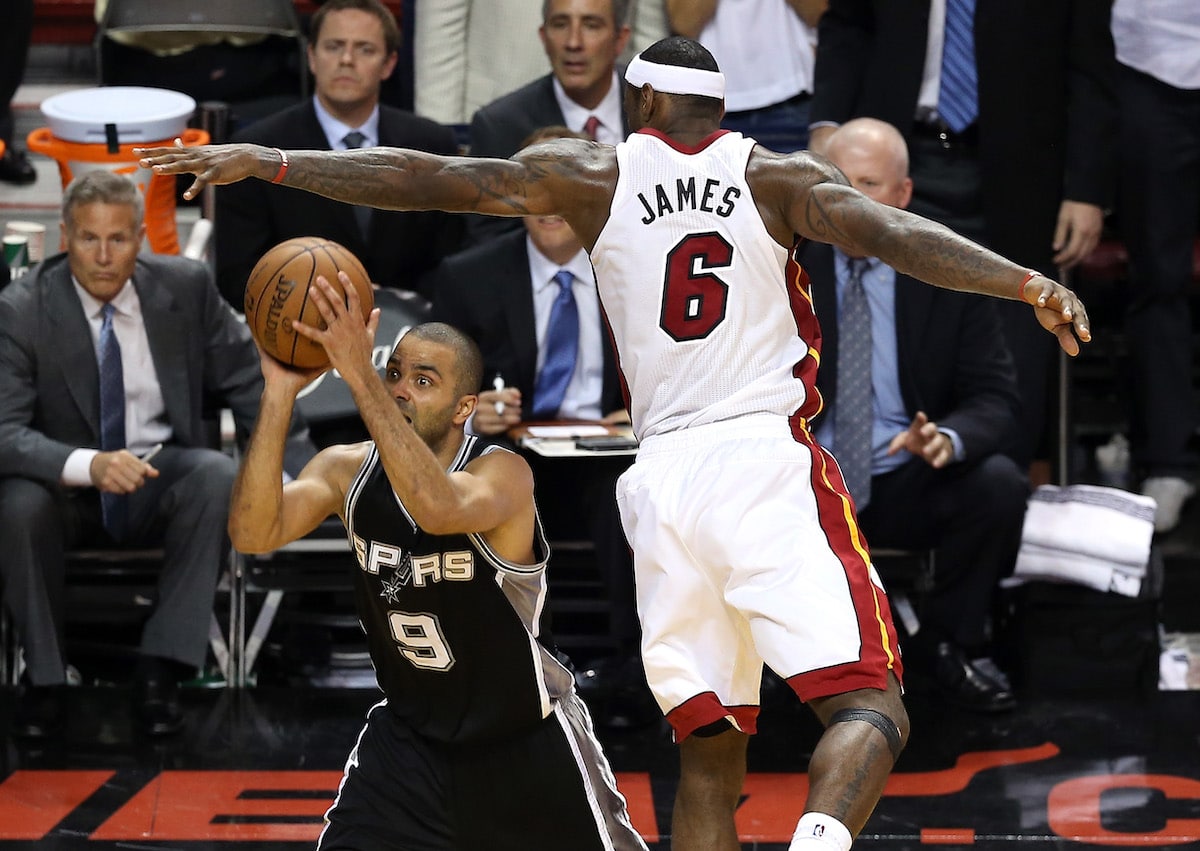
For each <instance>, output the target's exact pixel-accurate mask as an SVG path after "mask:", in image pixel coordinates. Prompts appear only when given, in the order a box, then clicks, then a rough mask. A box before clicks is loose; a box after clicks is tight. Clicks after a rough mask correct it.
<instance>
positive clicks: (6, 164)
mask: <svg viewBox="0 0 1200 851" xmlns="http://www.w3.org/2000/svg"><path fill="white" fill-rule="evenodd" d="M35 180H37V170H36V169H34V167H33V163H31V162H30V161H29V158H28V157H26V156H25V152H24V151H18V150H17V149H16V148H11V147H10V148H9V149H8V150H6V151H5V152H4V156H2V157H0V181H3V182H5V183H19V184H27V183H33V182H34V181H35Z"/></svg>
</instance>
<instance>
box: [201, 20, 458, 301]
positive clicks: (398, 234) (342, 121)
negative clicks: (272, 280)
mask: <svg viewBox="0 0 1200 851" xmlns="http://www.w3.org/2000/svg"><path fill="white" fill-rule="evenodd" d="M399 45H400V30H399V28H398V27H397V25H396V19H395V18H394V17H393V15H392V13H391V12H390V11H389V10H388V9H387V7H386V6H384V5H383V4H382V3H380V2H379V0H327V2H326V3H324V5H322V6H321V8H320V9H319V10H318V11H317V12H316V14H314V15H313V19H312V33H311V40H310V44H309V47H308V63H309V68H310V69H311V70H312V77H313V84H314V89H315V93H314V95H313V98H312V99H311V100H310V101H307V102H305V103H300V104H297V105H296V106H293V107H290V108H288V109H285V110H283V111H281V112H279V113H277V114H275V115H272V116H269V117H268V118H265V119H263V120H261V121H259V122H257V123H255V124H252V125H250V126H249V127H246V128H245V129H243V130H242V131H240V132H239V133H237V134H236V135H235V137H234V138H235V139H236V140H238V141H244V142H257V143H259V144H262V145H271V146H277V147H280V148H308V149H319V150H342V149H346V148H354V147H371V146H374V145H387V146H393V147H404V148H413V149H416V150H420V151H428V152H430V153H436V154H454V153H457V152H458V147H457V144H456V142H455V139H454V133H453V131H451V130H450V128H448V127H444V126H442V125H440V124H437V123H436V122H433V121H430V120H428V119H426V118H421V117H418V116H416V115H413V114H412V113H410V112H406V111H404V110H401V109H396V108H394V107H389V106H385V105H381V104H380V103H379V92H380V87H381V85H382V83H383V81H384V80H386V79H387V78H388V77H390V76H391V74H392V71H393V70H394V69H395V66H396V62H397V57H398V50H399ZM297 236H323V237H326V238H328V239H332V240H334V241H335V242H338V243H341V244H342V245H344V246H345V247H346V248H348V249H349V250H350V251H351V252H353V253H354V255H355V256H357V257H358V258H359V259H360V260H361V261H362V263H363V265H364V266H365V267H366V270H367V273H368V274H369V275H370V276H371V281H372V282H373V283H376V284H379V285H380V286H385V287H399V288H401V289H408V290H412V289H415V288H416V286H417V281H418V279H419V278H420V277H421V275H422V274H423V273H424V272H427V271H428V270H430V269H432V268H433V267H434V266H436V265H437V262H438V261H439V260H440V259H441V258H442V257H443V256H445V255H447V254H449V253H451V252H453V251H455V250H457V248H458V247H459V245H460V242H461V238H462V223H461V222H460V221H458V220H456V219H455V218H454V217H453V216H449V215H447V214H445V213H440V212H419V213H414V212H406V213H400V212H393V211H385V210H370V209H368V208H366V207H356V206H354V205H352V204H343V203H341V202H339V201H332V200H329V199H327V198H321V197H318V196H316V195H312V194H310V193H306V192H298V191H296V190H295V189H289V188H287V187H283V186H272V185H270V184H269V183H266V182H262V181H248V182H246V183H240V184H237V185H235V186H223V187H221V188H220V189H219V190H217V220H216V261H217V284H218V286H219V287H220V289H221V292H222V293H223V294H224V296H225V298H226V300H228V301H229V303H230V304H232V305H233V306H234V307H236V308H237V309H238V310H241V309H242V303H243V294H244V290H245V286H246V278H247V277H248V276H249V274H250V270H251V269H253V268H254V264H255V263H257V262H258V259H259V258H260V257H261V256H262V255H263V254H264V253H265V252H266V251H267V249H269V248H270V247H271V246H273V245H275V244H276V243H279V242H282V241H283V240H285V239H291V238H292V237H297Z"/></svg>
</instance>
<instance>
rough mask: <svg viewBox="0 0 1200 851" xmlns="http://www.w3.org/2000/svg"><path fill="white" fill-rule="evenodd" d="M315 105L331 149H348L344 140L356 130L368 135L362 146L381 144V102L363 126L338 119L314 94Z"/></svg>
mask: <svg viewBox="0 0 1200 851" xmlns="http://www.w3.org/2000/svg"><path fill="white" fill-rule="evenodd" d="M313 106H314V107H315V108H316V110H317V123H318V124H320V125H321V129H322V130H324V131H325V138H326V139H327V140H328V141H329V147H330V149H331V150H334V151H344V150H346V143H345V142H344V141H343V140H344V139H345V138H346V134H347V133H350V132H351V131H354V130H357V131H358V132H359V133H362V134H363V135H364V136H366V137H367V138H366V140H365V141H364V142H363V143H362V147H364V148H373V147H375V146H376V145H378V144H379V104H375V108H374V109H373V110H371V117H370V118H368V119H367V120H366V121H364V122H363V124H362V126H361V127H351V126H350V125H349V124H343V123H342V122H341V121H338V120H337V119H336V118H334V117H333V116H332V115H330V113H329V110H327V109H325V107H323V106H322V105H321V101H320V99H319V98H318V97H317V96H316V95H313Z"/></svg>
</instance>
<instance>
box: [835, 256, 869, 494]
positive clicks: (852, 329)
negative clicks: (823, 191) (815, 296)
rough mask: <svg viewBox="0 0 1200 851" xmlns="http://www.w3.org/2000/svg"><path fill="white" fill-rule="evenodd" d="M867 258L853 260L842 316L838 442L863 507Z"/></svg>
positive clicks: (866, 456) (866, 443)
mask: <svg viewBox="0 0 1200 851" xmlns="http://www.w3.org/2000/svg"><path fill="white" fill-rule="evenodd" d="M866 267H867V261H866V260H865V259H864V258H851V259H850V277H849V280H847V282H846V289H845V292H844V293H843V294H842V306H841V311H840V313H839V318H838V364H837V399H836V400H835V403H834V404H835V407H834V418H833V427H834V433H833V445H834V448H835V450H836V453H835V454H836V455H837V459H838V466H839V467H841V469H842V477H843V478H844V479H845V480H846V487H847V488H848V489H849V490H850V495H851V496H853V497H854V504H855V506H856V507H857V508H858V510H859V511H861V510H862V509H863V508H865V507H866V505H867V503H868V502H870V500H871V430H872V424H873V420H874V407H873V404H872V390H871V308H870V305H869V304H868V303H867V292H866V289H865V288H864V287H863V273H864V272H865V271H866Z"/></svg>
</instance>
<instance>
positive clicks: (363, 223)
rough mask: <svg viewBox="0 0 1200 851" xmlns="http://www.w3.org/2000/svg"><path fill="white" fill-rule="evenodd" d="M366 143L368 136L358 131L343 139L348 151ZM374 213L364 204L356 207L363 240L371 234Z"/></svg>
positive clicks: (356, 215)
mask: <svg viewBox="0 0 1200 851" xmlns="http://www.w3.org/2000/svg"><path fill="white" fill-rule="evenodd" d="M365 141H367V137H366V135H365V134H363V133H360V132H359V131H357V130H351V131H350V132H349V133H347V134H346V135H345V136H343V137H342V142H343V143H344V144H345V145H346V148H347V150H353V149H355V148H361V147H362V146H363V142H365ZM372 212H373V211H372V209H371V208H370V207H364V206H363V205H362V204H356V205H355V206H354V219H355V221H357V222H358V229H359V231H360V232H361V233H362V236H363V239H366V238H367V237H368V236H369V235H370V233H371V213H372Z"/></svg>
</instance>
